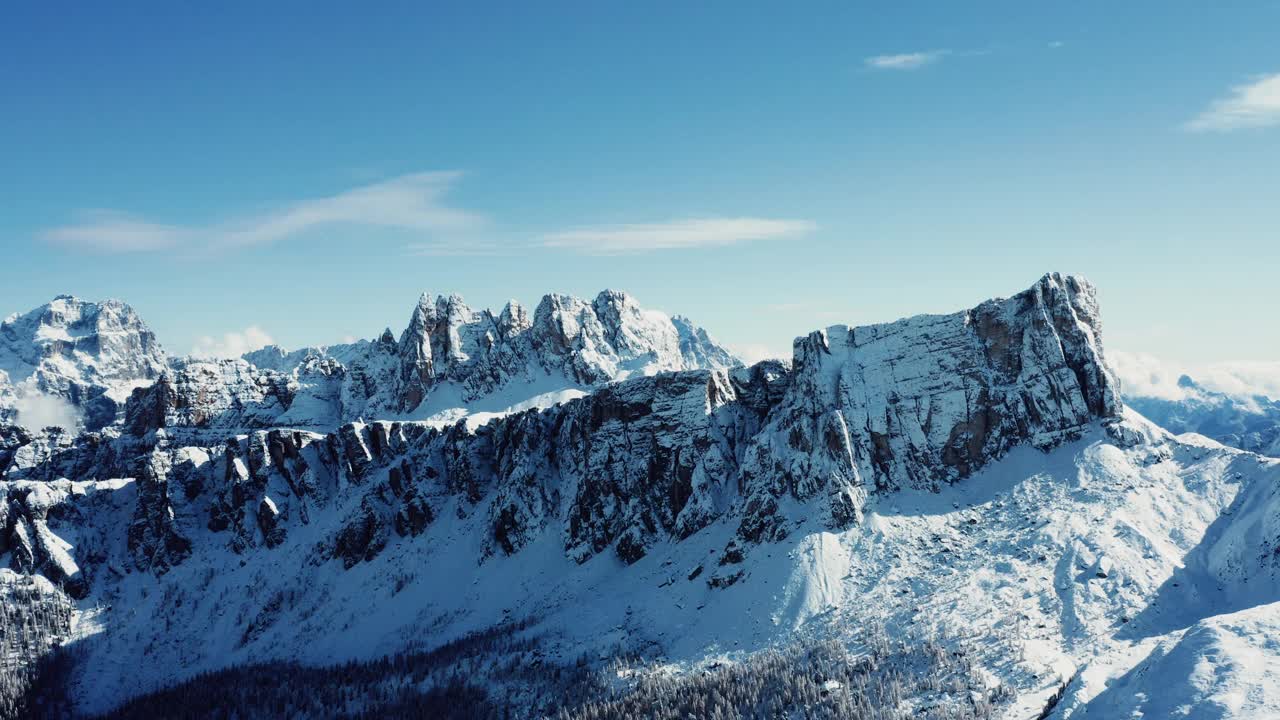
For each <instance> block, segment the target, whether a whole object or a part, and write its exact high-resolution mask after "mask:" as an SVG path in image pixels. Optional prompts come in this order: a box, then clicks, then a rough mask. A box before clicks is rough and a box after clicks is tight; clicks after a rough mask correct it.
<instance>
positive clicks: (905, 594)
mask: <svg viewBox="0 0 1280 720" xmlns="http://www.w3.org/2000/svg"><path fill="white" fill-rule="evenodd" d="M409 315H410V319H409V322H408V324H407V327H406V328H405V329H404V330H403V331H402V332H401V333H400V334H399V335H398V336H397V335H395V334H393V333H392V332H391V331H390V330H388V331H387V332H385V333H384V334H383V335H382V336H380V337H379V338H376V339H373V340H366V341H360V342H357V343H353V344H347V345H340V346H331V347H323V348H305V349H302V350H295V351H287V350H284V349H281V348H276V347H269V348H265V349H262V350H258V351H254V352H252V353H249V354H247V355H245V356H244V357H243V358H238V359H202V358H172V357H169V356H167V355H166V354H165V353H164V352H163V350H162V349H161V348H160V347H159V344H158V343H157V342H156V339H155V337H154V336H153V335H152V333H151V332H150V331H149V330H147V328H146V326H145V325H144V324H143V323H142V321H141V320H140V319H139V318H138V317H137V315H136V314H135V313H134V312H133V311H132V310H130V309H129V308H128V306H126V305H124V304H123V303H119V302H115V301H109V302H105V303H90V302H85V301H81V300H77V299H75V298H72V297H69V296H63V297H59V298H57V299H55V300H54V301H53V302H51V303H50V304H48V305H46V306H43V307H41V308H38V309H36V310H34V311H32V312H30V313H27V314H25V315H19V316H15V317H14V318H11V319H10V320H7V321H6V322H5V323H4V324H3V325H2V326H0V371H3V373H4V375H3V376H2V377H0V489H2V490H3V492H4V498H3V502H0V564H3V565H4V566H5V567H4V569H0V609H2V610H3V615H2V616H0V626H2V627H3V628H4V630H5V634H4V639H3V641H2V644H3V648H2V650H3V657H4V659H5V667H6V668H7V670H8V672H9V673H10V675H9V676H6V678H8V679H6V680H5V681H4V682H3V683H0V710H3V711H5V712H7V713H9V714H14V715H39V714H46V715H58V714H65V715H95V714H101V713H114V716H116V717H152V716H155V715H157V714H160V715H164V714H167V713H172V712H178V711H180V713H179V714H184V715H187V716H192V717H204V716H213V715H214V714H215V710H220V711H222V712H224V713H234V714H237V715H238V716H273V715H281V714H286V715H287V714H290V713H292V714H295V715H302V716H314V715H334V714H337V715H350V716H356V715H361V716H370V715H377V716H385V717H401V716H404V717H410V716H415V715H421V714H424V713H425V714H428V715H435V716H444V717H449V716H452V717H495V718H496V717H508V716H510V717H558V718H612V717H634V716H639V715H651V716H656V717H668V716H669V717H686V716H698V717H715V716H726V717H737V716H759V717H779V716H783V717H793V716H800V715H805V716H809V717H865V718H908V717H911V718H914V717H923V718H938V719H941V718H992V717H1005V718H1023V717H1055V718H1057V717H1067V716H1068V715H1069V716H1070V717H1072V718H1080V717H1084V718H1112V717H1132V716H1136V714H1141V713H1145V716H1147V717H1158V716H1168V715H1169V713H1173V712H1175V711H1176V712H1183V713H1184V714H1187V715H1188V716H1193V717H1195V716H1213V717H1240V718H1244V717H1260V716H1264V715H1265V713H1266V712H1267V711H1268V709H1272V710H1273V709H1274V708H1275V707H1280V683H1277V682H1276V681H1275V678H1276V677H1280V651H1277V649H1276V648H1275V643H1274V642H1273V641H1272V640H1273V638H1272V635H1273V633H1272V632H1271V630H1272V629H1273V628H1274V627H1276V626H1277V625H1278V624H1280V604H1278V603H1280V497H1278V496H1277V493H1280V460H1276V459H1270V458H1267V457H1264V456H1262V455H1259V454H1256V453H1255V452H1251V450H1263V451H1267V452H1270V451H1273V450H1274V447H1275V446H1274V442H1275V435H1274V434H1271V435H1268V433H1269V432H1273V430H1268V429H1267V428H1268V427H1271V428H1274V427H1275V425H1274V424H1272V425H1270V426H1268V425H1267V423H1266V422H1264V421H1262V420H1257V421H1255V420H1253V419H1242V418H1243V417H1244V416H1243V415H1241V413H1243V412H1244V405H1243V404H1247V403H1248V402H1250V401H1246V400H1241V399H1238V398H1235V399H1233V398H1228V397H1226V396H1223V395H1220V394H1217V393H1212V392H1209V391H1207V390H1204V389H1203V388H1200V387H1198V386H1196V385H1194V383H1192V382H1191V381H1190V380H1188V381H1187V385H1186V386H1185V388H1184V389H1185V390H1186V391H1187V393H1186V399H1184V400H1181V401H1179V402H1180V404H1169V405H1167V406H1162V405H1159V404H1148V403H1147V400H1148V399H1143V398H1130V397H1128V396H1125V395H1124V393H1123V391H1122V386H1121V384H1120V382H1119V381H1118V380H1117V378H1116V376H1115V373H1114V372H1113V371H1112V369H1111V367H1110V366H1109V365H1108V363H1107V360H1106V355H1105V353H1104V349H1103V344H1102V337H1101V330H1100V329H1101V327H1102V323H1101V312H1100V309H1099V307H1098V304H1097V301H1096V295H1095V291H1094V289H1093V287H1092V286H1091V285H1090V284H1089V283H1088V282H1086V281H1085V280H1084V279H1082V278H1079V277H1076V276H1064V275H1059V274H1049V275H1046V276H1044V277H1043V278H1041V279H1040V280H1039V281H1037V282H1036V283H1035V284H1034V285H1033V286H1032V287H1030V288H1029V289H1027V290H1025V291H1023V292H1020V293H1017V294H1015V295H1013V296H1011V297H1008V298H1003V299H995V300H988V301H985V302H982V303H979V304H978V305H976V306H974V307H972V308H969V309H965V310H961V311H959V312H955V313H951V314H947V315H925V316H917V317H913V318H908V319H904V320H899V321H896V322H891V323H885V324H879V325H869V326H861V327H849V326H845V325H833V326H831V327H827V328H825V329H822V330H817V331H814V332H811V333H809V334H808V335H805V336H802V337H800V338H798V339H797V340H796V341H795V344H794V352H793V356H792V358H791V359H790V361H766V362H762V363H758V364H755V365H752V366H749V367H744V366H743V365H742V364H741V363H740V362H738V360H737V359H736V358H735V357H734V356H733V355H732V354H731V353H730V352H728V351H727V350H726V349H725V348H724V347H722V346H721V345H719V344H717V343H716V342H715V341H713V340H712V339H711V338H710V337H709V335H708V334H707V333H706V331H704V330H702V329H700V328H698V327H697V326H695V325H693V324H692V323H691V322H689V321H688V320H685V319H683V318H679V317H674V318H672V317H668V316H666V315H663V314H661V313H656V312H653V311H648V310H644V309H642V308H641V307H640V306H639V305H638V304H637V303H636V301H635V300H634V299H632V298H630V297H629V296H627V295H625V294H622V293H617V292H610V291H606V292H604V293H601V294H600V295H599V296H597V297H596V298H595V299H594V300H591V301H586V300H579V299H576V298H571V297H566V296H559V295H548V296H546V297H544V298H543V299H542V301H541V302H540V303H539V304H538V306H537V307H536V308H535V309H534V311H533V312H532V313H529V312H527V311H526V310H525V309H523V308H522V307H521V306H519V305H518V304H515V303H512V304H509V305H508V306H507V307H506V308H504V309H503V310H502V311H501V312H498V313H493V312H490V311H475V310H472V309H470V308H468V307H467V306H466V305H465V304H464V303H463V302H462V300H461V299H460V298H458V297H456V296H454V297H435V298H433V297H431V296H428V295H423V296H422V298H421V299H420V300H419V301H418V303H417V304H416V305H415V306H414V307H413V308H412V310H411V312H410V313H409ZM1192 398H1194V401H1192ZM1253 402H1255V405H1250V406H1249V409H1250V411H1253V410H1257V412H1254V413H1253V414H1251V415H1249V418H1255V417H1261V418H1266V417H1272V418H1274V413H1276V405H1275V404H1265V403H1269V402H1270V401H1265V402H1264V399H1261V398H1255V399H1254V401H1253ZM1140 413H1141V414H1140ZM1148 413H1149V416H1148V417H1143V415H1146V414H1148ZM1268 413H1272V415H1270V416H1269V415H1268ZM48 418H61V420H62V421H61V422H59V423H54V424H52V425H50V426H46V425H45V424H44V423H43V422H36V421H43V420H46V419H48ZM1152 420H1154V421H1155V422H1152ZM1166 423H1167V424H1168V425H1169V426H1171V427H1170V429H1172V430H1174V432H1182V431H1183V430H1196V431H1198V432H1201V433H1203V434H1210V435H1213V436H1214V437H1218V438H1220V439H1222V438H1225V439H1234V440H1235V441H1236V442H1237V443H1238V444H1239V445H1240V446H1243V447H1244V449H1241V448H1238V447H1228V446H1226V445H1223V444H1220V443H1218V442H1214V441H1213V440H1208V439H1204V438H1200V437H1198V436H1195V435H1184V436H1181V437H1179V436H1176V435H1175V434H1173V433H1171V432H1169V431H1168V430H1166V429H1164V428H1162V427H1160V424H1166ZM68 425H71V426H73V427H68ZM1268 443H1271V444H1270V445H1268ZM339 663H342V664H341V665H338V664H339ZM1208 665H1212V666H1213V668H1214V670H1213V671H1212V672H1207V671H1205V669H1204V668H1205V667H1207V666H1208ZM1224 698H1230V699H1231V700H1230V702H1227V701H1225V700H1224Z"/></svg>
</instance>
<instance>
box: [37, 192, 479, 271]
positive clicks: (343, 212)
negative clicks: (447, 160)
mask: <svg viewBox="0 0 1280 720" xmlns="http://www.w3.org/2000/svg"><path fill="white" fill-rule="evenodd" d="M459 176H460V174H459V173H457V172H423V173H414V174H411V175H402V176H400V177H396V178H391V179H389V180H384V181H381V182H377V183H373V184H371V185H365V186H362V187H357V188H353V189H351V190H347V191H344V192H341V193H338V194H336V195H330V196H328V197H321V198H313V199H309V200H303V201H300V202H295V203H291V204H288V205H285V206H282V207H279V208H276V209H274V210H270V211H267V212H265V213H262V214H260V215H257V216H254V217H247V218H232V219H228V220H225V221H223V222H219V223H215V224H213V225H209V226H194V225H192V226H183V225H171V224H164V223H158V222H154V221H150V220H146V219H144V218H139V217H136V216H131V215H127V214H124V213H121V212H117V211H94V212H92V213H89V214H88V215H87V216H86V217H85V219H84V220H83V221H81V222H79V223H76V224H72V225H66V226H63V227H57V228H52V229H50V230H47V231H45V232H44V233H43V235H42V237H43V238H44V239H45V240H47V241H49V242H53V243H58V244H62V245H70V246H75V247H81V248H85V249H91V250H98V251H104V252H142V251H154V250H163V249H168V248H174V247H201V246H203V247H214V248H226V247H240V246H247V245H262V244H267V243H272V242H276V241H279V240H283V239H285V238H288V237H291V236H294V235H299V234H302V233H304V232H307V231H309V230H314V229H316V228H320V227H325V226H332V225H340V224H351V225H365V226H369V227H383V228H394V229H400V230H412V231H419V232H426V233H451V232H461V231H466V230H471V229H473V228H476V227H479V226H481V225H483V224H484V222H485V220H484V218H482V217H481V216H480V215H477V214H475V213H471V212H468V211H466V210H460V209H458V208H455V207H451V206H449V205H448V204H447V203H445V201H444V196H445V194H446V193H447V192H448V190H449V189H450V188H451V187H452V186H453V184H454V183H455V182H456V181H457V179H458V177H459Z"/></svg>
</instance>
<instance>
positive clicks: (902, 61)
mask: <svg viewBox="0 0 1280 720" xmlns="http://www.w3.org/2000/svg"><path fill="white" fill-rule="evenodd" d="M949 54H951V51H950V50H928V51H925V52H912V53H900V54H897V55H874V56H872V57H869V58H867V59H866V60H864V61H863V62H864V63H865V64H866V66H867V67H869V68H873V69H876V70H918V69H919V68H922V67H924V66H925V65H931V64H933V63H935V62H937V61H939V60H941V59H942V58H943V57H945V56H947V55H949Z"/></svg>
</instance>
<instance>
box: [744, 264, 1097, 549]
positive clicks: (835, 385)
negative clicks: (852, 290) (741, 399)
mask: <svg viewBox="0 0 1280 720" xmlns="http://www.w3.org/2000/svg"><path fill="white" fill-rule="evenodd" d="M1100 329H1101V323H1100V320H1099V315H1098V305H1097V299H1096V296H1095V293H1094V289H1093V287H1092V286H1091V285H1090V284H1089V283H1088V282H1087V281H1085V280H1084V279H1083V278H1079V277H1075V276H1063V275H1059V274H1057V273H1051V274H1049V275H1045V276H1044V277H1043V278H1041V279H1040V281H1039V282H1037V283H1036V284H1035V285H1034V286H1032V287H1031V288H1030V289H1028V290H1026V291H1024V292H1021V293H1019V294H1017V295H1015V296H1013V297H1011V298H1007V299H1000V300H989V301H987V302H984V303H982V304H981V305H978V306H977V307H975V308H973V309H971V310H966V311H963V312H958V313H953V314H950V315H921V316H918V317H912V318H907V319H904V320H899V321H897V322H892V323H887V324H881V325H869V326H865V327H857V328H850V327H848V326H844V325H837V326H832V327H829V328H827V329H826V330H823V331H818V332H814V333H811V334H810V335H808V336H807V337H803V338H799V339H797V340H796V342H795V354H794V360H793V378H792V382H791V385H790V387H789V389H788V392H787V397H786V398H784V400H783V401H782V403H781V405H780V406H779V407H778V408H777V409H776V410H775V411H774V413H773V415H772V419H771V421H770V423H769V425H768V426H767V427H766V428H765V430H764V431H763V432H761V433H760V435H759V436H758V437H757V438H756V440H755V443H756V447H755V448H754V449H753V450H752V451H751V452H749V453H748V460H747V462H746V463H745V465H744V470H743V472H744V482H745V484H746V486H747V487H748V488H749V490H748V492H749V493H751V494H752V495H753V496H754V497H752V498H751V499H750V500H749V501H748V507H749V509H750V510H752V512H749V513H748V516H747V518H746V519H744V521H743V527H742V534H743V535H744V537H745V538H746V539H749V540H758V539H762V538H766V537H770V536H776V535H777V534H779V533H783V534H785V523H779V522H777V520H778V519H779V518H780V517H781V516H784V515H787V514H788V513H786V512H785V507H784V506H785V505H786V502H785V500H786V499H788V498H789V499H791V500H800V501H803V500H808V499H811V498H814V497H816V496H819V495H823V494H825V495H827V496H829V500H830V503H829V514H830V517H829V518H828V519H829V521H830V522H831V524H833V525H836V526H839V525H844V524H847V523H849V522H851V521H853V520H855V519H856V518H857V517H859V516H860V514H861V508H862V506H863V505H864V503H865V501H866V497H867V495H868V493H871V492H889V491H894V490H900V489H904V488H918V489H928V490H937V489H938V488H939V487H941V486H942V485H944V484H947V483H952V482H955V481H956V480H959V479H961V478H964V477H966V476H968V475H970V474H972V473H973V472H975V471H976V470H978V469H980V468H981V467H983V466H985V465H986V464H987V463H989V462H991V461H992V460H994V459H997V458H999V457H1001V456H1003V455H1004V454H1005V453H1006V452H1008V451H1009V450H1010V449H1011V448H1013V447H1014V446H1017V445H1021V444H1030V445H1033V446H1035V447H1038V448H1042V449H1047V448H1049V447H1052V446H1054V445H1057V444H1059V443H1061V442H1063V441H1065V440H1067V439H1071V438H1074V437H1077V436H1078V435H1079V434H1080V433H1082V432H1083V431H1084V429H1085V428H1086V427H1087V426H1088V425H1089V424H1090V423H1091V422H1093V421H1095V420H1099V419H1107V418H1114V417H1118V416H1119V415H1120V411H1121V404H1120V397H1119V392H1118V385H1117V382H1116V380H1115V379H1114V377H1113V376H1112V374H1111V372H1110V370H1108V369H1107V367H1106V364H1105V362H1104V360H1103V354H1102V343H1101V340H1100Z"/></svg>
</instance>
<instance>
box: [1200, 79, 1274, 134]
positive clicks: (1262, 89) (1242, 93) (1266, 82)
mask: <svg viewBox="0 0 1280 720" xmlns="http://www.w3.org/2000/svg"><path fill="white" fill-rule="evenodd" d="M1271 125H1280V73H1275V74H1272V75H1263V76H1260V77H1258V78H1256V79H1255V80H1254V81H1253V82H1251V83H1248V84H1245V85H1237V86H1235V87H1233V88H1231V93H1230V94H1229V95H1227V96H1226V97H1222V98H1218V99H1217V100H1214V101H1213V102H1212V103H1210V104H1209V107H1208V108H1207V109H1205V111H1204V112H1202V113H1200V114H1199V115H1197V116H1196V117H1194V118H1192V120H1191V121H1190V122H1188V123H1187V125H1186V127H1187V129H1188V130H1192V131H1196V132H1227V131H1231V130H1240V129H1243V128H1257V127H1268V126H1271Z"/></svg>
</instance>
